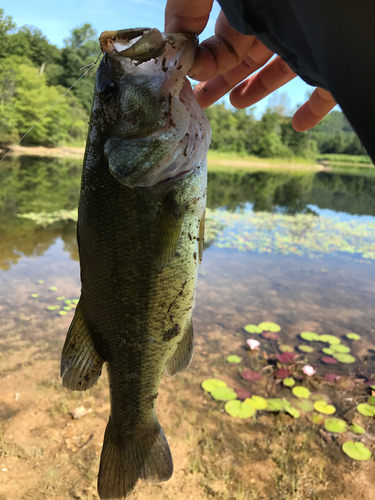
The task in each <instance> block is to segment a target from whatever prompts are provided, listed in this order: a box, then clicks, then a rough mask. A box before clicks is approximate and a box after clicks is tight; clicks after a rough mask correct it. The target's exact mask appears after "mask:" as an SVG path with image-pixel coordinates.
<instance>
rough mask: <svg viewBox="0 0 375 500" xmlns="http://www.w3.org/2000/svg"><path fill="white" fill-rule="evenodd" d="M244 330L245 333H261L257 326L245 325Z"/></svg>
mask: <svg viewBox="0 0 375 500" xmlns="http://www.w3.org/2000/svg"><path fill="white" fill-rule="evenodd" d="M244 330H245V332H247V333H262V331H263V330H262V329H261V328H259V326H258V325H246V326H244Z"/></svg>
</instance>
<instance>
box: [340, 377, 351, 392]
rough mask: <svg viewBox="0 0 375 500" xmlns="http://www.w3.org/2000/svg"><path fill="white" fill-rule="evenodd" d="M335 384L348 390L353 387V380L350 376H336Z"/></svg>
mask: <svg viewBox="0 0 375 500" xmlns="http://www.w3.org/2000/svg"><path fill="white" fill-rule="evenodd" d="M336 385H337V387H339V388H340V389H344V390H347V391H350V390H351V389H353V388H354V386H355V382H354V380H353V379H352V378H349V377H338V378H337V380H336Z"/></svg>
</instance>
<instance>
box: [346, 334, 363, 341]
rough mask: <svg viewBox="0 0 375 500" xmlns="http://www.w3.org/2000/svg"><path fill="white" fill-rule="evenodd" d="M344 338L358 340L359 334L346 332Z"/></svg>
mask: <svg viewBox="0 0 375 500" xmlns="http://www.w3.org/2000/svg"><path fill="white" fill-rule="evenodd" d="M346 338H347V339H349V340H359V339H360V338H361V336H360V335H358V333H347V334H346Z"/></svg>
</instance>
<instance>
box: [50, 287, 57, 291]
mask: <svg viewBox="0 0 375 500" xmlns="http://www.w3.org/2000/svg"><path fill="white" fill-rule="evenodd" d="M49 289H50V290H52V291H53V292H55V291H56V290H57V286H50V288H49Z"/></svg>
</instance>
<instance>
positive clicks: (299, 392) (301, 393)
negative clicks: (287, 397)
mask: <svg viewBox="0 0 375 500" xmlns="http://www.w3.org/2000/svg"><path fill="white" fill-rule="evenodd" d="M292 393H293V394H294V395H295V396H296V398H302V399H308V397H309V396H310V391H309V390H308V389H307V387H303V386H302V385H296V386H294V387H293V389H292Z"/></svg>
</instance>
